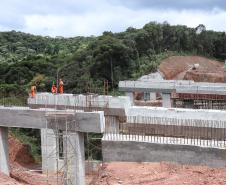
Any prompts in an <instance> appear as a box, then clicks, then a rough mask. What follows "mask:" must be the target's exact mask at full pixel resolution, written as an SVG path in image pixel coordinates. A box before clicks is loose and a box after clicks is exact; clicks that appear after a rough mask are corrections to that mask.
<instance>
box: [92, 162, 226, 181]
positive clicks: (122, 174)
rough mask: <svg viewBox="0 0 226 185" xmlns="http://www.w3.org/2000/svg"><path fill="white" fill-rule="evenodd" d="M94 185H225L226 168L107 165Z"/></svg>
mask: <svg viewBox="0 0 226 185" xmlns="http://www.w3.org/2000/svg"><path fill="white" fill-rule="evenodd" d="M90 184H92V185H120V184H123V185H138V184H139V185H149V184H150V185H184V184H186V185H204V184H206V185H225V184H226V168H222V169H214V168H209V167H205V166H188V165H184V166H182V165H176V164H170V163H165V162H162V163H128V162H121V163H120V162H114V163H108V164H105V166H104V167H103V170H102V172H101V173H100V174H99V176H98V178H97V179H96V182H92V183H90Z"/></svg>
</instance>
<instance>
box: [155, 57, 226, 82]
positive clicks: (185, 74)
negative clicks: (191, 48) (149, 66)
mask: <svg viewBox="0 0 226 185" xmlns="http://www.w3.org/2000/svg"><path fill="white" fill-rule="evenodd" d="M194 64H199V67H198V69H195V70H193V69H191V68H192V66H193V65H194ZM159 70H160V72H161V73H162V74H163V75H164V77H165V79H167V80H170V79H176V80H194V81H197V82H200V81H203V82H226V68H225V67H224V64H223V63H222V62H219V61H216V60H210V59H207V58H205V57H199V56H172V57H169V58H167V59H165V60H163V61H162V62H161V64H160V66H159Z"/></svg>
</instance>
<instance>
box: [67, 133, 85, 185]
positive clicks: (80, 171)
mask: <svg viewBox="0 0 226 185" xmlns="http://www.w3.org/2000/svg"><path fill="white" fill-rule="evenodd" d="M64 149H65V150H64V159H65V166H66V167H67V169H65V172H66V173H65V174H66V177H65V180H66V181H67V182H66V183H65V184H73V185H85V150H84V134H83V133H81V132H70V133H67V134H66V135H65V137H64Z"/></svg>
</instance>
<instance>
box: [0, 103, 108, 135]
mask: <svg viewBox="0 0 226 185" xmlns="http://www.w3.org/2000/svg"><path fill="white" fill-rule="evenodd" d="M0 126H2V127H20V128H34V129H42V128H50V129H54V128H58V129H61V130H66V129H67V130H70V131H80V132H93V133H102V132H103V131H104V126H105V120H104V114H103V112H74V111H73V110H54V109H30V108H28V107H2V106H0Z"/></svg>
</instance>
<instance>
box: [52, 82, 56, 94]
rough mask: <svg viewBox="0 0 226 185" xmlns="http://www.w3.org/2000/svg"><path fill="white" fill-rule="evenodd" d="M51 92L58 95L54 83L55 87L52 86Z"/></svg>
mask: <svg viewBox="0 0 226 185" xmlns="http://www.w3.org/2000/svg"><path fill="white" fill-rule="evenodd" d="M51 92H52V93H53V94H56V93H57V88H56V86H55V84H54V83H53V85H52V88H51Z"/></svg>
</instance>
